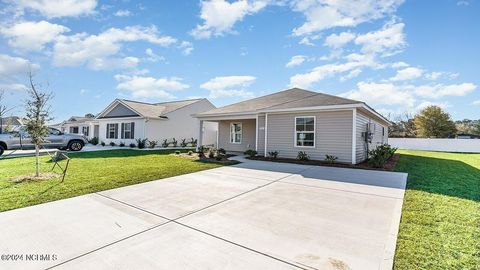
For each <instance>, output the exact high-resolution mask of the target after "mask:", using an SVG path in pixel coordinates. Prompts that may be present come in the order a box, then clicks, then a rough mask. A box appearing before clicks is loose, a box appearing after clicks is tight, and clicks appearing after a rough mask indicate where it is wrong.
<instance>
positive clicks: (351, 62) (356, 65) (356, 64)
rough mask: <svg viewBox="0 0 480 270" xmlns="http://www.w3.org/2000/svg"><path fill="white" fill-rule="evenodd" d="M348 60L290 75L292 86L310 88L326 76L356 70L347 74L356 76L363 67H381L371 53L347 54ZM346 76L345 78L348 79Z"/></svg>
mask: <svg viewBox="0 0 480 270" xmlns="http://www.w3.org/2000/svg"><path fill="white" fill-rule="evenodd" d="M346 59H347V62H345V63H340V64H339V63H335V64H325V65H321V66H317V67H315V68H313V69H312V70H311V71H309V72H307V73H300V74H295V75H294V76H292V77H290V84H289V86H290V87H300V88H309V87H310V86H311V85H312V84H313V83H315V82H318V81H321V80H323V79H325V78H328V77H332V76H334V75H336V74H341V73H345V72H350V71H352V70H356V71H354V72H353V73H351V74H349V75H347V76H352V77H354V76H355V75H358V73H359V72H361V69H360V68H361V67H372V68H379V66H378V64H377V63H376V62H375V60H374V59H373V57H372V56H371V55H361V54H350V55H348V56H346ZM347 78H348V77H345V78H344V79H347Z"/></svg>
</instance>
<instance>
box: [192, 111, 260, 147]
mask: <svg viewBox="0 0 480 270" xmlns="http://www.w3.org/2000/svg"><path fill="white" fill-rule="evenodd" d="M208 122H215V123H217V124H218V132H217V138H216V147H217V148H223V149H225V150H226V151H229V152H244V151H246V150H248V149H252V150H257V151H258V132H257V131H258V129H259V127H258V117H257V116H256V115H255V116H248V117H245V116H244V117H240V118H234V119H231V118H230V119H223V118H218V119H201V120H200V131H202V130H203V129H204V126H205V124H206V123H208ZM202 133H203V132H200V134H199V141H198V145H199V146H200V145H204V142H203V141H204V140H203V139H204V138H203V134H202Z"/></svg>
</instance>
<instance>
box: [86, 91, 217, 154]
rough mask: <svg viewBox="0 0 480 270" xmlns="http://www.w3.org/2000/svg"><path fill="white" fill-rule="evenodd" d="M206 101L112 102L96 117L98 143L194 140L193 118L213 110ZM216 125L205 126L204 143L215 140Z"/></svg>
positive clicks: (196, 127)
mask: <svg viewBox="0 0 480 270" xmlns="http://www.w3.org/2000/svg"><path fill="white" fill-rule="evenodd" d="M214 108H215V106H214V105H212V103H210V101H208V100H207V99H191V100H179V101H172V102H162V103H144V102H138V101H131V100H125V99H115V100H114V101H113V102H112V103H111V104H110V105H108V106H107V108H105V109H104V110H103V111H102V112H101V113H100V114H98V115H97V117H96V118H95V119H96V121H98V125H99V140H100V141H103V142H105V143H107V144H108V143H110V142H114V143H116V144H119V143H120V142H124V143H125V144H127V145H128V144H130V143H136V139H148V140H151V141H158V143H162V141H163V140H164V139H167V140H168V141H169V142H170V141H172V139H173V138H175V139H176V140H177V141H178V144H179V145H180V142H181V139H187V142H189V141H190V139H191V138H195V139H197V135H198V134H199V132H198V130H199V126H200V121H199V120H198V119H197V118H195V117H193V116H192V115H194V114H198V113H201V112H204V111H208V110H211V109H214ZM216 129H217V124H216V123H210V124H209V125H204V128H203V133H202V136H203V137H204V138H205V140H204V143H207V144H213V143H214V142H215V141H216Z"/></svg>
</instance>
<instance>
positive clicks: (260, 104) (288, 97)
mask: <svg viewBox="0 0 480 270" xmlns="http://www.w3.org/2000/svg"><path fill="white" fill-rule="evenodd" d="M355 103H362V102H360V101H356V100H351V99H346V98H342V97H337V96H332V95H327V94H323V93H318V92H314V91H308V90H303V89H299V88H292V89H288V90H284V91H281V92H277V93H273V94H270V95H266V96H262V97H258V98H254V99H250V100H246V101H242V102H238V103H234V104H231V105H228V106H224V107H220V108H217V109H213V110H210V111H206V112H204V113H200V114H198V115H199V116H202V115H214V114H236V113H250V112H251V113H256V112H258V111H261V110H270V109H290V108H301V107H313V106H326V105H342V104H355Z"/></svg>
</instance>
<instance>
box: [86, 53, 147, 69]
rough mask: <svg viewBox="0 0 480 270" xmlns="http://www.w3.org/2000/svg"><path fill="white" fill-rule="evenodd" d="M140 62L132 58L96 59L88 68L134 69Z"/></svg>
mask: <svg viewBox="0 0 480 270" xmlns="http://www.w3.org/2000/svg"><path fill="white" fill-rule="evenodd" d="M139 62H140V59H138V58H137V57H131V56H129V57H123V58H113V57H112V58H94V59H92V60H91V61H90V62H89V63H88V67H89V68H91V69H93V70H108V69H117V68H134V67H136V66H137V65H138V63H139Z"/></svg>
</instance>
